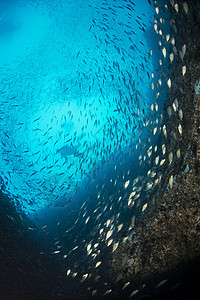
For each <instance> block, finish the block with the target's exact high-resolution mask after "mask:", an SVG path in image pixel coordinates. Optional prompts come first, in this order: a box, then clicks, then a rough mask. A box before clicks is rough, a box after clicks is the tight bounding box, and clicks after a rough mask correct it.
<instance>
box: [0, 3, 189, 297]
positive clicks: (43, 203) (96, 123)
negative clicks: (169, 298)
mask: <svg viewBox="0 0 200 300" xmlns="http://www.w3.org/2000/svg"><path fill="white" fill-rule="evenodd" d="M44 3H45V2H44ZM166 3H168V1H166ZM147 4H148V5H149V7H150V8H151V9H152V11H153V13H150V10H149V11H148V10H147V11H145V12H143V11H142V8H141V7H140V6H139V5H138V4H137V1H134V0H123V1H117V0H113V1H109V0H94V1H88V3H87V5H86V4H84V5H86V6H87V8H86V7H85V6H84V5H83V4H81V2H80V11H79V10H77V11H76V18H79V17H81V18H82V26H80V25H79V24H78V23H76V22H75V20H73V21H70V20H68V21H65V18H66V15H67V11H68V9H69V10H70V9H71V11H75V10H74V5H75V4H73V3H71V4H70V5H71V6H69V8H68V7H67V5H66V7H65V6H64V5H63V6H62V8H58V10H57V11H56V8H54V10H52V7H51V5H50V4H48V3H46V5H49V10H50V11H51V14H52V24H51V25H52V26H50V32H49V36H48V37H47V38H46V40H44V41H43V43H42V44H41V45H38V46H37V47H36V49H34V51H35V53H34V54H35V55H36V54H38V57H40V60H39V61H38V63H36V62H35V59H34V57H28V58H26V60H25V58H24V60H23V59H21V60H20V58H19V59H18V61H17V62H16V65H17V67H18V68H17V70H18V71H17V72H16V69H15V68H14V67H13V66H11V65H9V66H6V67H4V68H0V78H1V79H0V95H1V103H0V114H1V115H0V128H1V134H0V138H1V153H0V155H1V162H2V167H1V171H0V172H1V173H0V176H1V177H2V178H3V181H4V184H5V192H6V193H8V194H11V195H12V196H13V197H14V198H15V199H17V200H16V202H17V205H21V206H22V207H24V210H25V211H26V212H27V214H35V216H36V218H37V214H38V215H39V210H40V209H42V208H45V207H48V206H50V207H61V208H62V209H63V210H64V212H65V218H62V220H60V221H59V222H58V223H57V224H56V228H57V230H58V236H59V238H58V237H54V239H55V243H54V246H55V247H54V249H52V252H51V253H52V255H56V256H57V255H58V256H61V257H62V259H63V261H64V264H65V266H66V280H67V278H68V277H72V278H74V280H78V281H79V282H80V283H81V284H84V286H85V284H86V283H87V282H88V285H90V284H91V282H92V283H93V284H92V285H93V288H91V287H89V288H88V289H89V291H90V294H91V296H95V295H97V294H98V293H99V291H98V289H97V288H96V287H95V284H94V282H98V284H100V281H101V272H102V270H103V269H105V268H108V266H107V261H108V260H107V259H106V257H107V253H109V255H110V257H115V259H116V257H117V255H118V254H119V253H120V244H121V243H123V244H124V243H126V242H127V241H131V238H132V237H133V235H134V227H135V222H136V217H135V213H136V211H139V212H140V214H141V215H144V216H145V213H146V212H147V211H148V210H149V209H150V207H151V200H152V195H153V191H154V188H157V187H158V186H159V185H160V184H161V182H162V178H163V177H164V174H166V173H165V172H166V169H167V167H169V168H170V167H171V169H172V173H170V174H167V176H168V179H167V180H168V186H167V188H168V189H173V186H174V182H175V181H176V178H175V176H176V174H175V173H173V166H174V165H175V163H176V161H178V160H180V159H181V156H182V151H181V149H180V148H179V147H178V146H177V148H174V149H168V144H167V141H168V138H169V136H170V134H171V132H169V130H168V123H167V122H166V119H167V118H168V119H169V120H172V119H173V118H176V120H177V122H178V123H177V125H176V126H175V127H174V133H173V134H174V137H175V140H178V139H182V137H183V134H184V125H183V119H184V112H183V110H184V109H183V107H181V105H180V102H179V99H178V98H174V99H173V101H172V103H171V105H170V106H168V107H167V108H166V112H164V111H163V104H164V102H165V100H166V96H165V93H166V94H167V93H168V92H169V93H170V92H171V90H173V87H174V82H173V78H171V77H170V72H169V71H165V73H164V70H165V69H164V68H166V66H168V65H171V64H173V63H174V61H175V60H176V59H177V57H179V59H181V62H182V65H181V67H180V73H181V76H183V77H184V78H185V77H186V76H187V74H188V69H187V66H186V63H185V61H184V57H185V55H186V52H187V48H186V45H185V44H184V45H181V49H178V46H177V43H176V34H175V33H176V30H175V21H174V20H172V24H173V26H174V27H173V28H174V31H172V30H171V31H170V33H169V31H167V30H166V28H168V27H167V26H166V27H165V25H166V23H167V20H166V18H167V17H169V7H170V9H172V8H173V9H174V13H176V14H178V13H180V11H181V12H182V11H184V13H185V14H186V15H187V14H188V11H189V7H188V4H187V2H186V1H184V2H183V3H182V6H180V5H178V4H177V3H176V2H175V1H170V2H169V3H168V4H164V8H165V11H164V12H163V8H162V9H161V7H160V6H159V1H153V0H151V1H150V0H149V1H147ZM76 5H77V4H76ZM162 7H163V5H162ZM87 10H88V12H89V17H88V16H87V17H86V16H85V15H87V13H86V14H84V11H86V12H87ZM58 17H59V19H60V20H61V24H62V25H63V26H61V27H62V28H60V27H59V26H60V25H58V23H56V25H55V23H54V22H53V20H54V19H55V18H58ZM72 19H73V18H72ZM65 22H66V23H65ZM70 22H72V25H73V28H74V26H75V27H76V28H75V29H74V32H73V33H71V32H68V33H67V37H66V38H65V30H67V29H66V28H65V26H66V27H67V26H72V25H71V23H70ZM53 25H55V26H53ZM149 26H150V28H152V31H153V32H154V34H155V36H156V38H158V45H157V46H158V49H159V52H160V57H159V59H157V58H156V59H157V65H156V66H155V62H154V61H153V57H154V52H153V50H152V49H148V45H147V42H146V39H145V32H146V31H148V30H149V28H148V27H149ZM59 31H61V33H60V36H55V35H56V33H57V32H59ZM84 31H85V32H87V35H86V34H85V33H84ZM84 34H85V35H84ZM80 37H82V40H81V41H80ZM70 39H71V40H70ZM50 40H51V41H52V42H51V45H52V44H53V43H54V42H55V43H54V45H55V46H54V48H53V46H52V48H53V54H52V56H51V55H47V53H48V51H49V50H48V49H50V48H48V44H49V41H50ZM88 40H89V42H88ZM46 47H47V50H45V49H46ZM51 50H52V49H51ZM41 53H43V54H41ZM163 91H165V92H163ZM163 95H164V96H163ZM5 118H6V121H5ZM5 124H6V126H5ZM177 145H178V143H177ZM123 166H124V167H123ZM108 170H109V171H108ZM110 170H111V171H110ZM83 191H84V197H85V195H86V198H85V199H84V200H83V199H82V198H81V193H83ZM111 191H112V192H111ZM70 207H72V209H71V208H70ZM38 208H39V209H38ZM48 227H49V226H48V225H47V224H43V225H42V226H41V230H42V231H43V232H44V233H46V234H49V228H48ZM29 230H31V228H30V229H29ZM41 254H42V253H41ZM105 278H106V279H105ZM105 278H104V283H103V287H102V290H103V294H102V296H103V297H104V296H107V295H110V294H112V293H113V287H112V285H110V284H109V273H108V275H107V277H106V276H105ZM106 280H107V281H108V282H106ZM164 283H165V281H162V282H161V283H159V284H158V285H157V287H159V286H161V285H163V284H164ZM121 289H122V290H125V291H126V290H127V289H130V297H133V296H134V295H136V294H138V293H139V290H138V289H137V288H135V287H134V284H133V283H132V282H131V280H130V281H127V282H123V285H122V286H121Z"/></svg>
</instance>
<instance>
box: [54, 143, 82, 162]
mask: <svg viewBox="0 0 200 300" xmlns="http://www.w3.org/2000/svg"><path fill="white" fill-rule="evenodd" d="M80 146H81V144H80V143H78V144H77V145H73V144H72V143H71V144H70V145H66V146H63V147H62V148H60V149H58V150H57V151H56V153H58V152H59V153H60V154H61V156H62V157H64V158H65V159H67V157H68V156H69V155H74V156H75V157H76V156H79V155H80V154H81V153H79V151H78V149H79V147H80Z"/></svg>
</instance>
